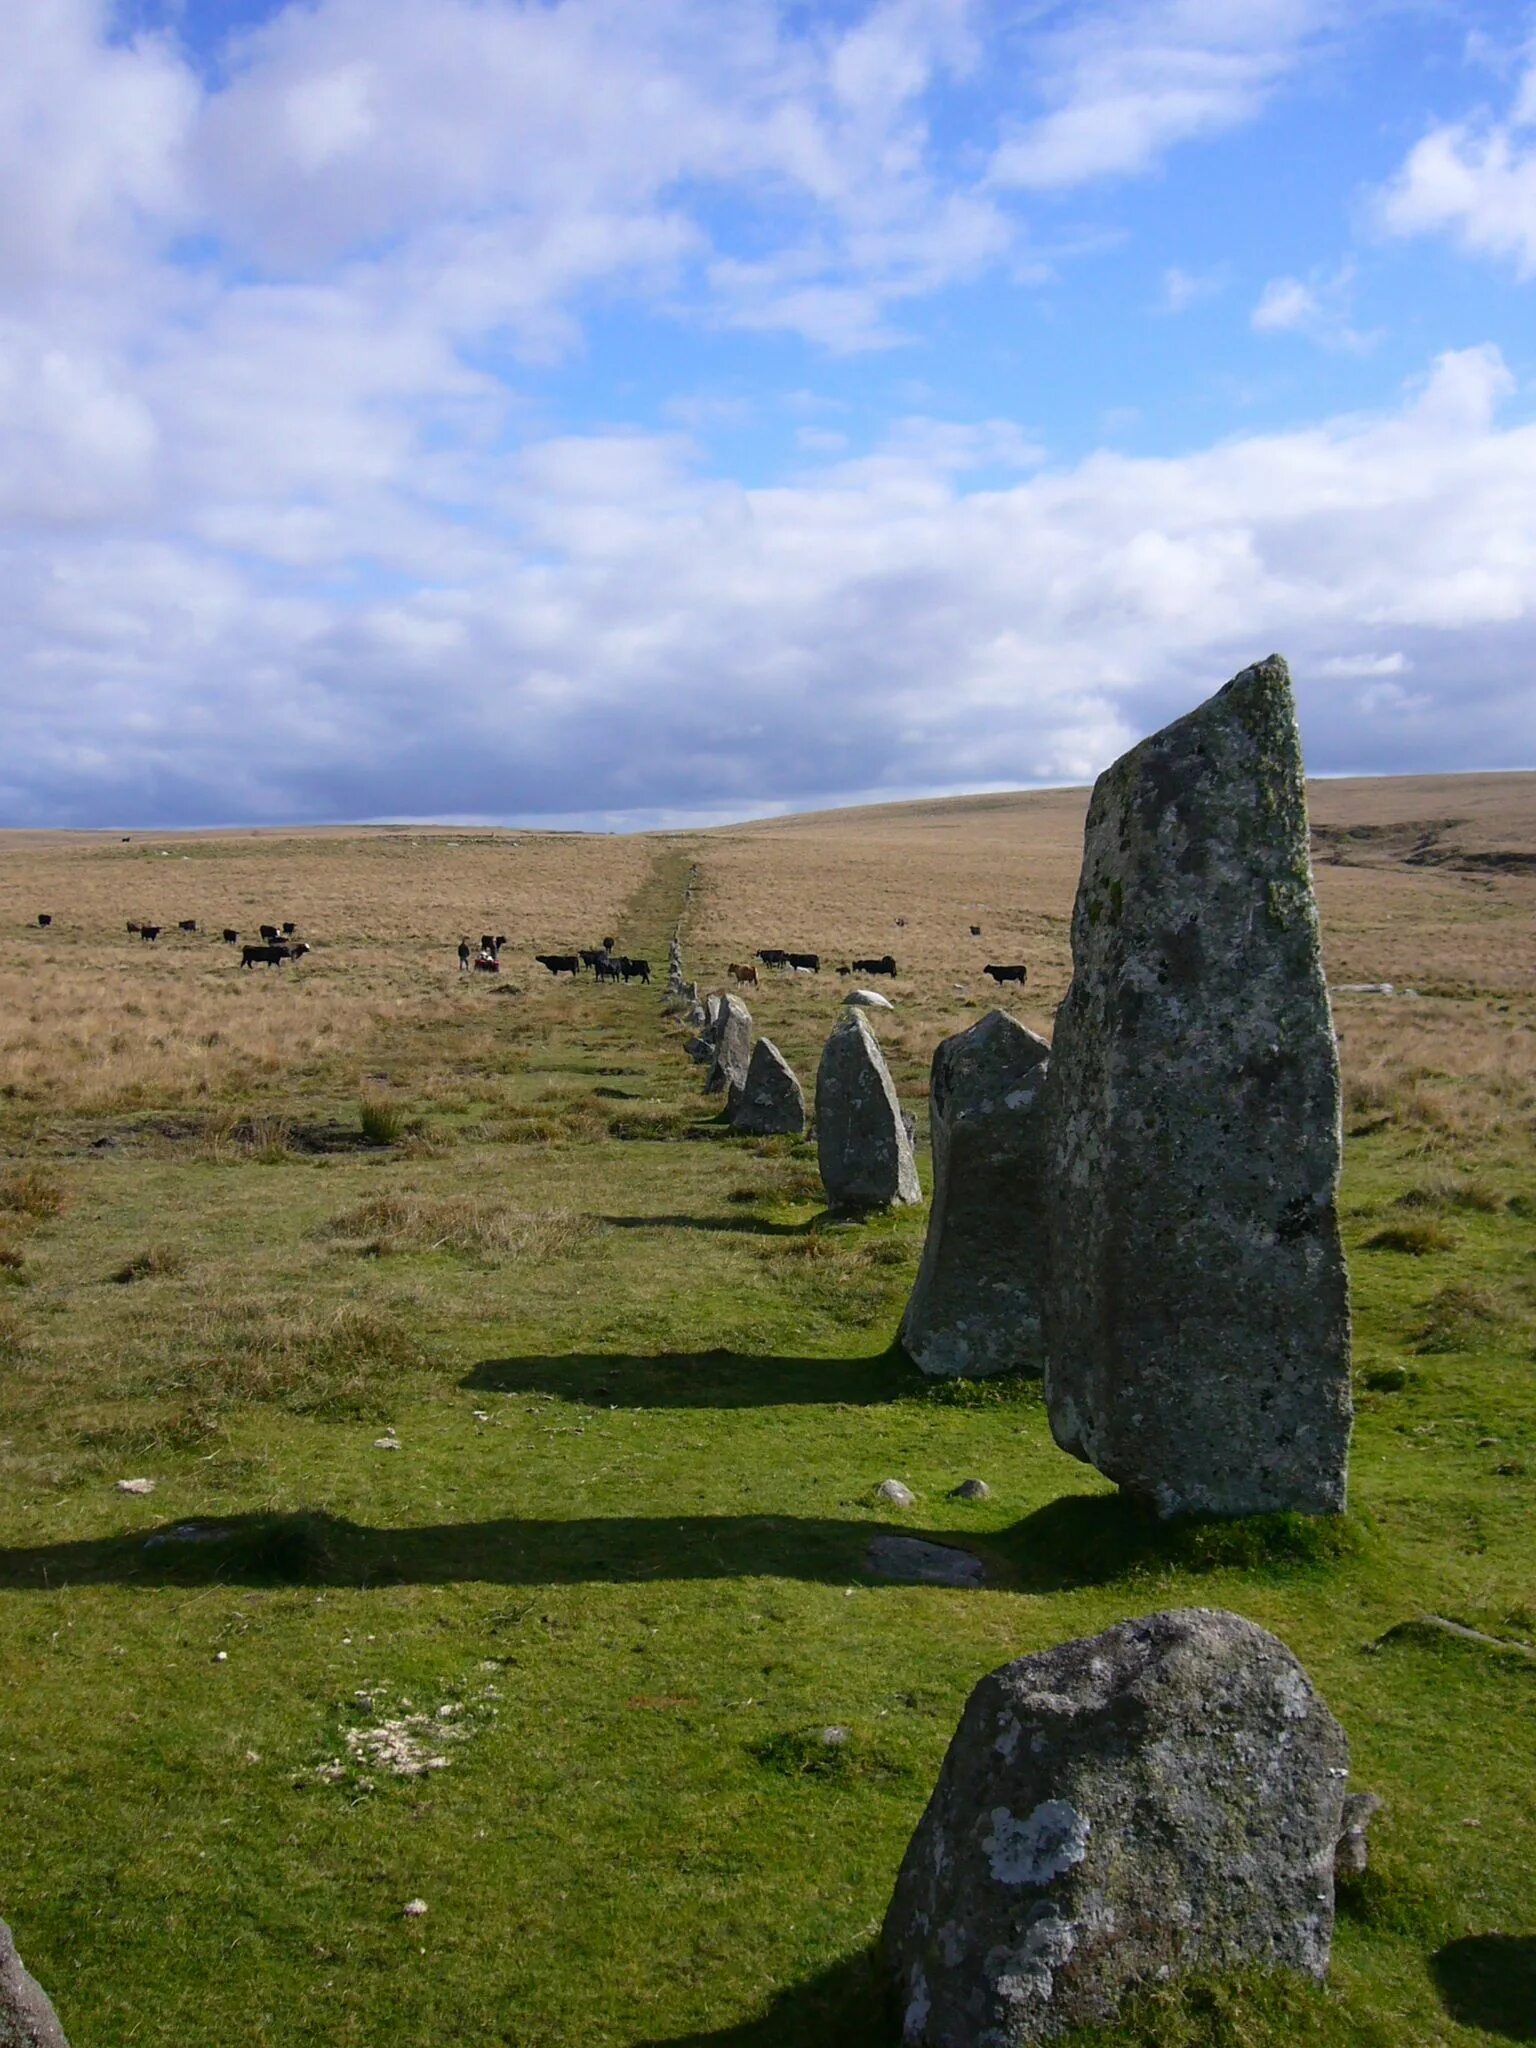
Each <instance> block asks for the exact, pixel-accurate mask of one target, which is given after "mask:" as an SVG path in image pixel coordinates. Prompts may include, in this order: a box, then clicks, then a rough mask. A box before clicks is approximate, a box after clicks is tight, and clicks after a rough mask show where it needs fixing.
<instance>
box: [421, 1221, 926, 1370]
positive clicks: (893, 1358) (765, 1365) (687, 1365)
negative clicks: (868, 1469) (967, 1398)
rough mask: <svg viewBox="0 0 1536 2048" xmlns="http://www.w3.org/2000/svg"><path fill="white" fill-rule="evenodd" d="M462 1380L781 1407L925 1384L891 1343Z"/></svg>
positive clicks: (495, 1363) (558, 1366) (538, 1366)
mask: <svg viewBox="0 0 1536 2048" xmlns="http://www.w3.org/2000/svg"><path fill="white" fill-rule="evenodd" d="M744 1227H747V1228H750V1227H751V1226H750V1225H746V1226H744ZM459 1385H460V1386H461V1387H464V1388H466V1389H468V1390H469V1391H470V1392H471V1393H476V1394H555V1395H557V1396H558V1397H559V1398H560V1399H561V1400H562V1401H571V1402H575V1403H580V1404H583V1405H586V1406H589V1407H590V1406H594V1405H596V1406H601V1407H604V1408H608V1407H613V1408H780V1407H785V1406H797V1407H798V1406H801V1405H807V1404H814V1403H821V1402H831V1401H840V1402H845V1403H849V1404H852V1405H856V1406H859V1407H870V1406H874V1405H876V1404H877V1403H880V1402H885V1401H899V1400H902V1399H904V1398H905V1399H910V1398H911V1397H912V1396H913V1395H915V1394H917V1393H919V1392H920V1391H921V1383H920V1382H918V1381H917V1379H916V1375H915V1374H914V1372H913V1370H912V1367H911V1366H910V1365H909V1364H908V1363H907V1360H906V1358H905V1355H904V1354H903V1353H902V1352H900V1351H899V1350H896V1349H895V1348H894V1347H893V1348H892V1349H891V1350H889V1351H884V1352H880V1353H877V1354H876V1355H875V1356H874V1357H873V1358H760V1357H754V1356H752V1355H750V1354H748V1353H745V1352H739V1351H697V1352H688V1351H675V1352H674V1351H662V1352H658V1353H657V1354H656V1355H655V1356H654V1357H649V1358H635V1357H627V1356H625V1355H624V1354H623V1353H622V1352H583V1351H573V1352H567V1353H565V1354H564V1355H563V1356H557V1357H551V1358H485V1359H482V1360H481V1361H480V1363H479V1364H478V1365H476V1366H473V1367H472V1368H471V1369H470V1371H469V1372H468V1373H467V1374H466V1375H465V1376H464V1378H463V1379H462V1380H460V1382H459Z"/></svg>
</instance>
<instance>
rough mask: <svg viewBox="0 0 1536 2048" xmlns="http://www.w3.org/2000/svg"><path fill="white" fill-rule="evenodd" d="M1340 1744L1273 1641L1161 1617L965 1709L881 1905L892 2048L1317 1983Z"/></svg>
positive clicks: (1324, 1959) (1026, 1675) (1187, 1617)
mask: <svg viewBox="0 0 1536 2048" xmlns="http://www.w3.org/2000/svg"><path fill="white" fill-rule="evenodd" d="M1348 1776H1349V1745H1348V1743H1347V1741H1346V1740H1345V1736H1344V1731H1343V1729H1342V1728H1341V1727H1340V1726H1339V1724H1338V1722H1337V1721H1336V1720H1335V1719H1334V1718H1333V1716H1332V1714H1330V1713H1329V1711H1328V1709H1327V1707H1326V1706H1325V1705H1324V1704H1323V1702H1322V1700H1320V1699H1319V1698H1318V1696H1317V1694H1316V1693H1315V1692H1314V1691H1313V1689H1312V1686H1311V1683H1310V1682H1309V1680H1308V1678H1307V1674H1306V1673H1305V1671H1303V1669H1302V1668H1301V1666H1300V1664H1298V1663H1297V1661H1296V1659H1295V1658H1294V1657H1293V1656H1292V1655H1291V1653H1290V1651H1289V1650H1288V1649H1286V1647H1285V1645H1284V1644H1283V1643H1280V1642H1277V1641H1276V1640H1275V1638H1274V1637H1273V1636H1271V1635H1268V1634H1266V1632H1265V1631H1264V1630H1263V1629H1261V1628H1258V1627H1256V1626H1255V1625H1254V1623H1252V1622H1251V1621H1244V1620H1243V1619H1242V1617H1241V1616H1240V1615H1236V1614H1225V1613H1221V1612H1219V1611H1216V1610H1213V1609H1210V1608H1202V1607H1195V1608H1180V1609H1175V1610H1174V1611H1172V1612H1170V1613H1164V1614H1153V1615H1148V1616H1147V1617H1145V1618H1144V1619H1143V1620H1140V1621H1124V1622H1121V1623H1119V1624H1118V1625H1117V1626H1116V1627H1114V1628H1111V1629H1106V1630H1105V1632H1104V1633H1103V1635H1099V1636H1093V1637H1091V1638H1088V1639H1086V1640H1084V1641H1079V1642H1071V1643H1062V1644H1060V1645H1059V1646H1058V1647H1057V1648H1055V1649H1053V1650H1042V1651H1039V1652H1038V1653H1037V1654H1036V1655H1034V1656H1032V1657H1021V1658H1020V1659H1019V1660H1018V1662H1017V1663H1015V1664H1007V1665H1004V1667H1003V1668H1002V1670H1000V1671H994V1672H993V1673H992V1674H991V1676H990V1677H988V1678H984V1679H983V1680H982V1681H981V1683H980V1685H978V1686H977V1688H976V1690H975V1691H974V1692H973V1693H972V1694H971V1697H970V1699H969V1700H968V1701H967V1703H966V1707H965V1711H964V1713H963V1715H962V1716H961V1719H960V1726H959V1727H958V1729H957V1730H956V1731H955V1736H954V1739H953V1741H952V1742H951V1743H950V1746H949V1753H948V1755H947V1756H946V1757H945V1759H944V1765H943V1768H942V1770H941V1771H940V1773H939V1781H938V1785H937V1786H936V1788H935V1790H934V1794H933V1797H932V1798H931V1799H930V1800H929V1802H928V1807H927V1811H926V1812H925V1813H924V1815H923V1817H922V1820H921V1821H920V1822H919V1823H918V1827H917V1832H916V1833H915V1834H914V1835H913V1837H912V1840H911V1843H910V1844H909V1846H908V1849H907V1853H906V1856H905V1858H904V1859H903V1862H902V1866H901V1874H900V1876H899V1877H898V1878H897V1881H896V1891H895V1896H894V1897H893V1898H892V1901H891V1906H890V1911H889V1912H888V1913H887V1915H886V1920H885V1929H884V1933H883V1936H882V1951H883V1956H884V1961H885V1965H886V1967H887V1969H888V1970H889V1971H890V1973H891V1976H892V1978H893V1979H894V1981H895V1984H896V1988H897V1993H898V1997H899V2004H900V2011H901V2014H902V2035H901V2038H902V2041H903V2042H904V2043H905V2044H907V2048H976V2044H979V2043H981V2042H986V2043H989V2044H992V2048H1024V2044H1026V2043H1031V2042H1036V2041H1049V2040H1051V2039H1053V2038H1054V2037H1055V2036H1057V2035H1059V2034H1063V2033H1065V2032H1067V2031H1068V2030H1069V2029H1070V2028H1073V2027H1079V2026H1091V2025H1095V2024H1102V2023H1104V2022H1106V2021H1108V2020H1111V2019H1113V2017H1114V2015H1115V2012H1116V2009H1117V2008H1118V2006H1119V2004H1120V2001H1121V1999H1122V1998H1123V1996H1124V1995H1125V1993H1126V1992H1127V1991H1129V1990H1130V1989H1131V1988H1132V1987H1133V1986H1135V1985H1137V1984H1140V1983H1145V1982H1148V1981H1157V1982H1161V1981H1163V1980H1165V1979H1166V1978H1168V1977H1171V1976H1176V1975H1179V1974H1181V1973H1183V1972H1185V1971H1190V1970H1199V1971H1212V1970H1224V1969H1236V1968H1243V1967H1253V1966H1256V1967H1258V1968H1260V1969H1270V1968H1275V1967H1281V1968H1286V1969H1292V1970H1299V1971H1303V1972H1305V1973H1306V1974H1307V1975H1308V1976H1312V1977H1319V1978H1320V1977H1322V1976H1323V1975H1325V1973H1326V1971H1327V1968H1328V1955H1329V1948H1330V1945H1331V1942H1332V1938H1333V1858H1334V1848H1335V1844H1336V1843H1337V1841H1338V1839H1339V1832H1340V1827H1341V1818H1342V1812H1343V1805H1344V1792H1345V1785H1346V1783H1347V1780H1348Z"/></svg>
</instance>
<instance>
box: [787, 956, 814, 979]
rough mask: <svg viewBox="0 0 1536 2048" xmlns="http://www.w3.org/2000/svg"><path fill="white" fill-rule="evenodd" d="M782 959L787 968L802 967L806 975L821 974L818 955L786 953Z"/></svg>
mask: <svg viewBox="0 0 1536 2048" xmlns="http://www.w3.org/2000/svg"><path fill="white" fill-rule="evenodd" d="M784 958H785V962H786V964H787V965H788V966H790V967H803V968H804V969H805V971H806V973H807V974H820V972H821V955H820V954H819V953H786V954H785V956H784Z"/></svg>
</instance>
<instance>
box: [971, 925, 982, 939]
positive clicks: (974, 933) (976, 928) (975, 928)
mask: <svg viewBox="0 0 1536 2048" xmlns="http://www.w3.org/2000/svg"><path fill="white" fill-rule="evenodd" d="M971 937H972V938H973V939H979V938H980V937H981V926H980V925H979V924H973V925H972V926H971Z"/></svg>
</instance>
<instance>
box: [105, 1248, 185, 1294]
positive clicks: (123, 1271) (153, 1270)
mask: <svg viewBox="0 0 1536 2048" xmlns="http://www.w3.org/2000/svg"><path fill="white" fill-rule="evenodd" d="M186 1270H187V1255H186V1253H185V1252H184V1251H183V1250H182V1249H181V1247H180V1246H179V1245H174V1244H152V1245H146V1247H145V1248H144V1250H143V1251H141V1252H135V1253H134V1255H133V1257H132V1258H131V1259H124V1261H123V1263H122V1264H121V1265H120V1266H118V1267H116V1268H115V1269H114V1270H113V1271H112V1272H111V1273H109V1274H108V1275H107V1278H108V1279H109V1280H113V1281H115V1282H116V1283H117V1285H118V1286H120V1287H126V1286H128V1285H130V1284H131V1283H132V1282H133V1281H135V1280H164V1279H170V1278H174V1277H175V1276H176V1275H177V1274H178V1273H184V1272H185V1271H186Z"/></svg>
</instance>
